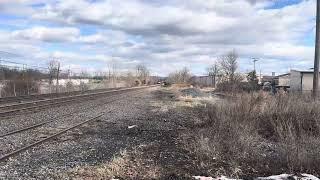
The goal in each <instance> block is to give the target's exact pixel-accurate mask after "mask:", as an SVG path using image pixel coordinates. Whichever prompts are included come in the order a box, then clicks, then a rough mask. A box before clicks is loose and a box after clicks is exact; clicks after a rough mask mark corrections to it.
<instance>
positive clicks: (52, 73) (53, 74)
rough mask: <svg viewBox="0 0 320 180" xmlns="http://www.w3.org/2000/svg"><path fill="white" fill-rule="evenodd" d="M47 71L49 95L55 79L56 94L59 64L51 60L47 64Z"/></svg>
mask: <svg viewBox="0 0 320 180" xmlns="http://www.w3.org/2000/svg"><path fill="white" fill-rule="evenodd" d="M48 70H49V86H50V93H52V83H53V80H54V79H56V92H58V88H59V73H60V62H59V61H56V60H51V61H49V62H48Z"/></svg>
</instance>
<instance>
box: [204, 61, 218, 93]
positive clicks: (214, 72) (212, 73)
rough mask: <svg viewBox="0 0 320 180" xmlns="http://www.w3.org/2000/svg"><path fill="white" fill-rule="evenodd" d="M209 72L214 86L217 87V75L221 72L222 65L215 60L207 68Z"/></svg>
mask: <svg viewBox="0 0 320 180" xmlns="http://www.w3.org/2000/svg"><path fill="white" fill-rule="evenodd" d="M207 72H208V76H209V77H211V80H212V86H213V87H216V81H217V76H218V74H219V73H220V67H219V66H218V63H217V62H215V63H214V64H213V65H211V66H209V67H208V68H207Z"/></svg>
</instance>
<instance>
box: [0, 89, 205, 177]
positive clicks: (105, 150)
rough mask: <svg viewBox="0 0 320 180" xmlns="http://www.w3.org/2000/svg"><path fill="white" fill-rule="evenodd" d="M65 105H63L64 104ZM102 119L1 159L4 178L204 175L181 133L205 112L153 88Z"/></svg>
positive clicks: (120, 104) (122, 102)
mask: <svg viewBox="0 0 320 180" xmlns="http://www.w3.org/2000/svg"><path fill="white" fill-rule="evenodd" d="M61 111H63V108H62V109H61ZM105 112H107V113H106V114H105V115H104V116H103V117H102V118H101V119H100V120H99V121H96V122H94V123H91V124H88V125H84V126H82V127H81V128H78V129H76V130H73V131H71V132H69V133H68V134H65V135H63V136H61V137H58V138H56V139H55V140H52V141H50V142H47V143H45V144H43V145H41V146H38V147H35V148H33V149H32V150H29V151H27V152H25V153H23V154H20V155H19V156H16V157H14V158H12V159H10V160H9V161H7V162H2V163H0V167H1V168H0V178H4V179H32V178H34V179H108V178H109V179H110V178H119V179H191V178H192V176H194V175H203V174H202V173H201V169H199V168H198V167H199V166H198V164H197V163H198V162H197V159H196V157H194V156H193V155H192V154H190V153H189V152H188V151H187V150H186V148H185V145H184V144H185V143H184V142H183V140H184V138H183V137H182V136H181V135H182V134H183V132H185V131H188V130H190V129H191V128H192V127H193V125H194V123H195V122H197V121H198V119H199V118H200V117H201V112H199V111H197V110H195V109H194V108H191V107H190V106H185V105H184V104H181V103H180V102H179V101H178V100H177V97H176V96H175V94H174V93H173V92H172V91H170V90H167V89H164V88H159V87H158V88H152V89H148V90H145V92H143V93H141V94H138V95H137V94H136V95H132V96H127V97H126V98H124V99H122V100H119V101H115V102H112V103H110V104H108V105H107V106H105Z"/></svg>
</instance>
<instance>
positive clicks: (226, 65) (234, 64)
mask: <svg viewBox="0 0 320 180" xmlns="http://www.w3.org/2000/svg"><path fill="white" fill-rule="evenodd" d="M238 59H239V56H238V54H237V52H236V51H235V50H233V51H230V52H227V53H226V54H224V55H222V56H220V57H218V59H217V60H216V61H215V62H214V63H213V64H212V65H210V66H209V67H208V68H207V77H208V78H210V81H211V83H210V84H211V86H212V87H215V88H216V90H218V91H232V92H234V91H254V90H258V89H259V88H260V86H259V85H258V78H257V76H256V72H255V71H252V72H250V73H248V75H247V76H243V74H241V73H239V72H238V67H239V63H238ZM167 82H169V83H172V84H173V83H175V84H181V83H185V84H192V85H195V86H199V84H200V83H199V82H197V80H196V77H195V78H192V74H191V72H190V70H189V69H188V68H186V67H184V68H182V69H181V70H178V71H175V72H173V73H170V74H169V76H168V79H167Z"/></svg>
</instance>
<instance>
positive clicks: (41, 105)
mask: <svg viewBox="0 0 320 180" xmlns="http://www.w3.org/2000/svg"><path fill="white" fill-rule="evenodd" d="M148 87H153V86H142V87H134V88H122V89H114V90H107V91H102V92H95V93H87V94H79V95H73V96H66V97H58V98H52V99H45V100H36V101H30V102H24V103H15V104H8V105H1V106H0V117H1V118H6V117H8V116H11V115H16V114H18V113H26V112H35V111H40V110H43V109H46V108H48V107H53V106H57V105H60V104H67V103H70V102H74V101H83V100H85V99H93V98H95V97H98V96H101V95H106V94H112V93H121V92H125V91H130V90H136V89H143V88H148Z"/></svg>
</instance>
